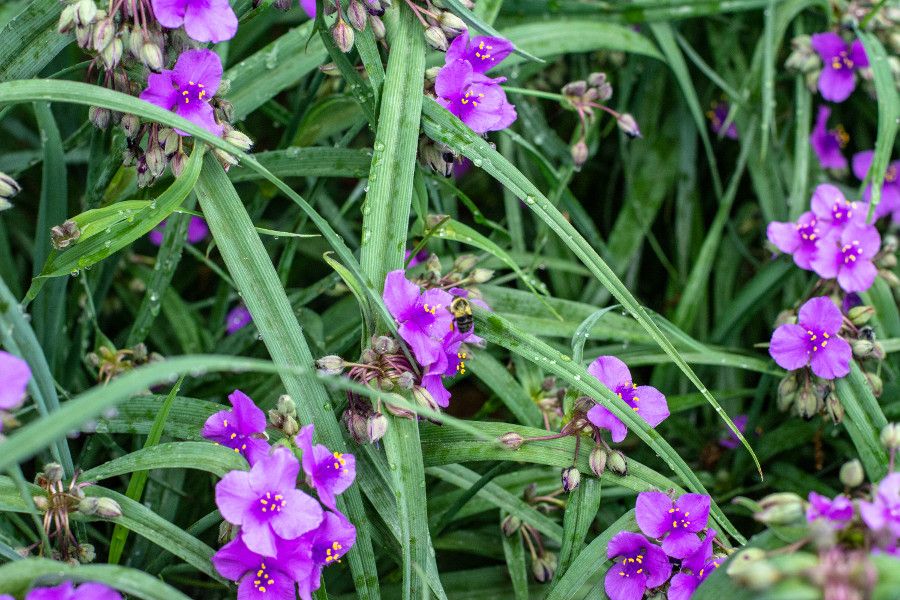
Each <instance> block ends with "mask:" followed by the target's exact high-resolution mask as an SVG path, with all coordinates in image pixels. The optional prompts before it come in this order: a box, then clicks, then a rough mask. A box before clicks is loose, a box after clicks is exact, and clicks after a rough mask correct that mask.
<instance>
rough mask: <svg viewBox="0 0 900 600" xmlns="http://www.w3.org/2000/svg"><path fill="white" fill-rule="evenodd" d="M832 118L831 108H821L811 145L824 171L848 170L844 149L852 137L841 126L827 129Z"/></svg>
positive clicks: (811, 136)
mask: <svg viewBox="0 0 900 600" xmlns="http://www.w3.org/2000/svg"><path fill="white" fill-rule="evenodd" d="M830 116H831V109H830V108H828V107H827V106H820V107H819V113H818V115H817V116H816V126H815V127H814V128H813V130H812V134H810V136H809V143H810V144H811V145H812V149H813V151H814V152H815V153H816V157H818V159H819V164H820V165H822V168H823V169H846V168H847V158H846V157H845V156H844V153H843V149H844V146H846V145H847V142H848V141H850V136H849V135H848V134H847V131H846V130H845V129H844V128H843V126H841V125H837V126H836V127H835V128H834V129H827V127H828V117H830Z"/></svg>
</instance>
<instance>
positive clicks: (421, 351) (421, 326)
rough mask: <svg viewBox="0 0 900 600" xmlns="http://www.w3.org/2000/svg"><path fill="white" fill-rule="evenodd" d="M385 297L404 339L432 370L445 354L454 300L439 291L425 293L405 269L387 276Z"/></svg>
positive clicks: (419, 359)
mask: <svg viewBox="0 0 900 600" xmlns="http://www.w3.org/2000/svg"><path fill="white" fill-rule="evenodd" d="M382 297H383V298H384V303H385V305H386V306H387V308H388V310H389V311H390V313H391V315H392V316H393V317H394V318H395V319H396V320H397V322H398V323H399V328H398V332H399V333H400V337H402V338H403V340H404V341H405V342H406V343H407V344H409V347H410V349H411V350H412V353H413V356H415V358H416V360H417V361H418V362H419V364H420V365H422V366H428V365H431V364H433V363H435V362H437V361H438V360H439V359H440V358H441V353H442V352H443V341H444V336H445V335H446V334H447V332H448V331H450V326H451V325H452V324H453V317H452V315H451V314H450V312H449V311H448V310H447V309H448V308H449V307H450V302H452V301H453V297H452V296H451V295H450V294H449V293H447V292H445V291H444V290H439V289H430V290H425V291H424V292H422V290H420V289H419V286H417V285H416V284H414V283H413V282H411V281H409V280H408V279H406V276H405V275H404V272H403V270H401V269H398V270H396V271H391V272H390V273H388V274H387V277H386V278H385V281H384V293H383V295H382Z"/></svg>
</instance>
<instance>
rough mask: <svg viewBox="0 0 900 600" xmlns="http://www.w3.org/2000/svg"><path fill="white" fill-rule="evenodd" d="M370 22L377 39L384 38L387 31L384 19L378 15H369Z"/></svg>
mask: <svg viewBox="0 0 900 600" xmlns="http://www.w3.org/2000/svg"><path fill="white" fill-rule="evenodd" d="M369 24H370V25H371V26H372V35H374V36H375V39H376V40H383V39H384V37H385V35H387V31H386V30H385V28H384V21H382V20H381V17H379V16H378V15H369Z"/></svg>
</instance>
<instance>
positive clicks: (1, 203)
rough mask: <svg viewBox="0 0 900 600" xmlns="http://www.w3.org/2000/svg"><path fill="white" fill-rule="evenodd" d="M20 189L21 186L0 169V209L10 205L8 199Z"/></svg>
mask: <svg viewBox="0 0 900 600" xmlns="http://www.w3.org/2000/svg"><path fill="white" fill-rule="evenodd" d="M21 191H22V187H21V186H20V185H19V184H18V183H17V182H16V180H15V179H13V178H12V177H10V176H9V175H7V174H6V173H4V172H3V171H0V210H6V209H7V208H10V207H12V204H10V203H9V199H10V198H12V197H13V196H15V195H16V194H18V193H19V192H21Z"/></svg>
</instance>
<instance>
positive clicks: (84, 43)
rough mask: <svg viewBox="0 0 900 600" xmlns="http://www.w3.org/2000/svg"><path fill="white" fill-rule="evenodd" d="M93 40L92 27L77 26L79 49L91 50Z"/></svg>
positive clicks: (76, 37) (76, 34)
mask: <svg viewBox="0 0 900 600" xmlns="http://www.w3.org/2000/svg"><path fill="white" fill-rule="evenodd" d="M92 38H93V35H92V34H91V26H90V25H76V26H75V42H76V43H77V44H78V47H79V48H84V49H85V50H88V49H90V47H91V41H92Z"/></svg>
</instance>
